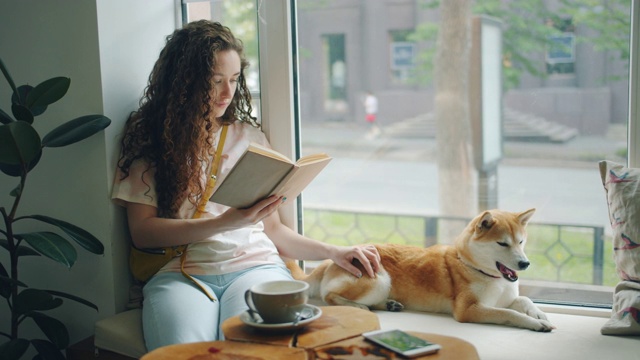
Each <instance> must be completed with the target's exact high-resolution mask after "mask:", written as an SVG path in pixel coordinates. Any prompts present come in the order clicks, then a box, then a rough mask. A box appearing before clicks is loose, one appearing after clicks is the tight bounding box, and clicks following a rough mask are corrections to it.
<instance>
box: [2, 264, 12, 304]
mask: <svg viewBox="0 0 640 360" xmlns="http://www.w3.org/2000/svg"><path fill="white" fill-rule="evenodd" d="M11 284H13V281H12V279H11V278H10V277H9V274H8V273H7V269H5V268H4V266H2V263H0V296H2V297H3V298H5V299H8V298H9V296H11Z"/></svg>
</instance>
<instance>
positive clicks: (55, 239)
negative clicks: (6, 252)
mask: <svg viewBox="0 0 640 360" xmlns="http://www.w3.org/2000/svg"><path fill="white" fill-rule="evenodd" d="M16 237H20V238H22V239H24V240H26V241H27V243H29V245H31V247H32V248H33V249H34V250H35V251H37V252H39V253H40V254H42V255H44V256H46V257H48V258H50V259H52V260H54V261H57V262H59V263H60V264H63V265H65V266H66V267H68V268H70V267H72V266H73V264H74V263H75V262H76V259H77V258H78V253H77V252H76V249H75V248H74V247H73V246H72V245H71V243H69V241H67V240H66V239H65V238H63V237H62V236H60V235H58V234H56V233H52V232H48V231H45V232H35V233H27V234H19V235H16Z"/></svg>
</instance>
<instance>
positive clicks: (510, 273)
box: [496, 262, 518, 282]
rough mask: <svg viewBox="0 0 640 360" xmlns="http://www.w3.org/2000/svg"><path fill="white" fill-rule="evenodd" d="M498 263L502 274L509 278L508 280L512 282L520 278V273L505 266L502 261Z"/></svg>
mask: <svg viewBox="0 0 640 360" xmlns="http://www.w3.org/2000/svg"><path fill="white" fill-rule="evenodd" d="M496 265H497V267H498V270H500V272H501V273H502V276H503V277H504V278H505V279H507V280H509V281H511V282H514V281H516V280H518V274H517V273H516V272H515V271H513V270H511V269H509V268H508V267H506V266H504V265H503V264H502V263H500V262H498V263H496Z"/></svg>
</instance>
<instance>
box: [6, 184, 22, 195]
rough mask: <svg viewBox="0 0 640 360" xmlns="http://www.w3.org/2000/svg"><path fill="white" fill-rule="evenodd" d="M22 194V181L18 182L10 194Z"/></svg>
mask: <svg viewBox="0 0 640 360" xmlns="http://www.w3.org/2000/svg"><path fill="white" fill-rule="evenodd" d="M20 194H22V183H18V185H17V186H16V187H14V188H13V190H11V192H10V193H9V195H11V196H13V197H18V196H20Z"/></svg>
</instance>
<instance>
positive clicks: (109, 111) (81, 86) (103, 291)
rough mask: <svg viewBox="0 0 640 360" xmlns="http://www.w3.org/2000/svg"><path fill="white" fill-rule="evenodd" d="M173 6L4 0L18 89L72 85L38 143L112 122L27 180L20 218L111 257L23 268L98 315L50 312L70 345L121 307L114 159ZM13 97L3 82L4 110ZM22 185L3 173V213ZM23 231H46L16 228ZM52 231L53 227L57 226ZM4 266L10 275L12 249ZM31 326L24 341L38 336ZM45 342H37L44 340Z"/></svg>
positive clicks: (34, 262) (25, 274)
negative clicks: (43, 221)
mask: <svg viewBox="0 0 640 360" xmlns="http://www.w3.org/2000/svg"><path fill="white" fill-rule="evenodd" d="M175 3H176V1H175V0H153V1H148V0H96V1H87V0H66V1H45V0H21V1H2V2H0V57H1V58H2V60H3V61H4V63H5V65H6V66H7V67H8V69H9V71H10V72H11V74H12V76H13V79H14V81H15V82H16V84H17V85H22V84H26V83H28V84H31V85H36V84H38V83H40V82H41V81H44V80H46V79H48V78H51V77H54V76H67V77H70V78H71V88H70V89H69V92H68V93H67V95H66V96H65V97H64V98H63V99H62V100H61V101H59V102H58V103H55V104H53V105H51V106H50V107H49V109H48V110H47V112H45V113H44V115H42V116H40V117H38V118H36V121H35V123H34V124H35V127H36V129H37V130H38V131H39V133H40V135H41V136H44V134H46V133H47V132H48V131H49V130H51V129H52V128H54V127H56V126H58V125H60V124H62V123H64V122H66V121H67V120H70V119H72V118H75V117H77V116H81V115H85V114H91V113H103V114H105V115H106V116H108V117H109V118H110V119H111V120H112V124H111V126H110V127H109V128H107V129H106V131H104V132H103V133H100V134H97V135H94V136H93V137H91V138H89V139H87V140H85V141H83V142H81V143H77V144H74V145H71V146H68V147H65V148H57V149H45V150H44V153H43V156H42V159H41V161H40V163H39V164H38V166H37V167H36V168H35V169H34V170H33V171H32V172H31V173H30V174H29V177H28V179H27V184H26V186H25V193H24V195H23V201H22V202H21V204H20V208H19V214H22V215H30V214H43V215H49V216H53V217H57V218H60V219H63V220H66V221H69V222H71V223H73V224H76V225H78V226H81V227H83V228H84V229H86V230H88V231H89V232H91V233H92V234H93V235H95V236H96V237H97V238H98V239H100V240H101V241H102V243H103V244H104V246H105V255H104V256H95V255H93V254H89V253H88V252H86V251H84V250H82V249H79V248H78V253H79V256H78V261H77V263H76V264H75V266H74V267H72V268H71V270H70V271H69V270H67V269H65V268H64V267H62V266H61V265H59V264H57V263H54V262H53V261H50V260H48V259H45V258H35V257H28V258H22V259H21V262H20V271H21V273H20V278H21V280H22V281H24V282H25V283H27V284H28V285H29V286H31V287H35V288H44V289H56V290H60V291H65V292H69V293H72V294H74V295H78V296H80V297H83V298H85V299H87V300H89V301H91V302H93V303H95V304H96V305H97V306H98V308H99V309H100V310H99V312H98V313H96V312H95V311H94V310H93V309H90V308H86V307H84V306H81V305H78V304H75V303H73V302H70V301H65V304H64V305H63V307H62V309H61V310H59V311H56V312H55V313H52V315H53V316H55V317H57V318H59V319H60V320H62V321H63V322H64V323H65V324H66V325H67V326H68V328H69V330H70V332H71V340H72V342H75V341H78V340H80V339H82V338H84V337H86V336H89V335H91V334H92V333H93V324H94V323H95V321H96V320H97V319H99V318H102V317H105V316H108V315H111V314H113V313H115V312H118V311H120V310H122V309H123V308H124V306H125V304H126V302H127V300H128V281H129V277H128V276H129V274H128V268H127V266H128V265H127V258H126V256H127V255H126V251H127V244H126V242H125V241H124V239H123V236H124V231H123V229H124V212H123V211H122V209H119V208H116V206H115V205H113V204H112V203H111V201H110V191H111V185H112V178H113V173H114V169H115V162H116V161H117V155H118V145H117V137H118V134H119V132H120V131H121V130H122V126H123V124H124V121H125V119H126V116H127V114H128V113H129V112H130V111H132V110H134V109H135V108H136V106H137V103H138V100H139V98H140V95H141V94H142V91H143V89H144V87H145V86H146V82H147V77H148V75H149V72H150V70H151V68H152V66H153V63H154V61H155V59H156V58H157V56H158V53H159V51H160V49H161V48H162V46H163V45H164V41H165V37H166V35H168V34H170V33H171V32H172V31H173V29H175V27H176V5H175ZM10 95H11V91H10V88H9V86H8V85H7V84H6V81H5V80H4V78H3V77H0V108H1V109H3V110H4V111H5V112H7V113H10V106H9V104H10V102H9V98H10ZM17 180H18V179H17V178H10V177H8V176H6V175H4V174H0V207H5V208H7V207H10V206H11V204H12V200H13V198H11V197H10V196H9V195H8V193H9V191H10V190H11V189H13V188H14V187H15V186H16V184H17ZM19 224H21V226H20V227H19V229H18V230H19V231H20V232H28V231H38V230H42V229H48V228H46V227H43V226H42V225H40V224H38V223H34V222H29V223H27V222H23V223H19ZM50 230H53V229H50ZM0 261H1V262H2V264H3V265H5V268H8V257H7V256H6V252H5V251H2V250H0ZM8 323H9V321H8V308H7V307H6V306H5V305H4V302H3V303H2V305H0V324H2V325H0V331H8V329H7V328H5V324H8ZM35 331H37V330H35V329H34V327H33V326H30V325H28V324H27V322H25V326H21V335H22V336H25V337H31V336H33V334H37V333H35ZM38 336H40V335H38Z"/></svg>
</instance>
